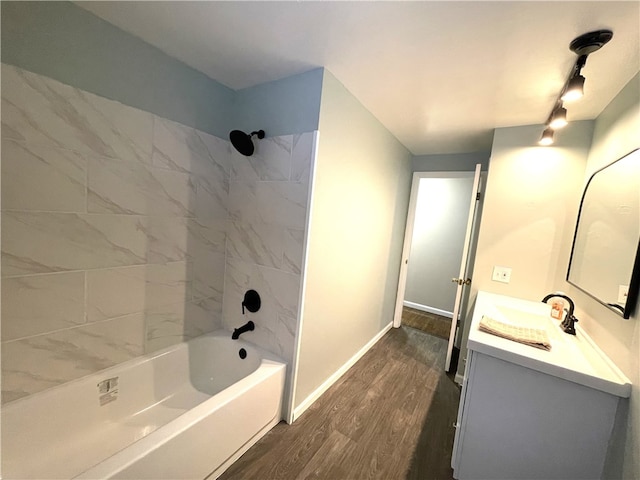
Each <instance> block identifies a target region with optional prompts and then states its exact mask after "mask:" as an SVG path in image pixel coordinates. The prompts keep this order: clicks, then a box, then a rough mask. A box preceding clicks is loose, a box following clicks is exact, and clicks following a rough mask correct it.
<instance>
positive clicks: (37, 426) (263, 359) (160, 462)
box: [2, 332, 286, 480]
mask: <svg viewBox="0 0 640 480" xmlns="http://www.w3.org/2000/svg"><path fill="white" fill-rule="evenodd" d="M230 336H231V334H230V333H229V332H214V333H213V334H208V335H204V336H202V337H198V338H196V339H193V340H191V341H189V342H187V343H182V344H180V345H175V346H172V347H169V348H167V349H165V350H162V351H159V352H156V353H154V354H150V355H147V356H145V357H140V358H137V359H134V360H132V361H130V362H127V363H124V364H121V365H118V366H116V367H113V368H110V369H107V370H103V371H101V372H99V373H97V374H95V375H90V376H88V377H84V378H81V379H79V380H76V381H73V382H70V383H67V384H65V385H62V386H60V387H55V388H52V389H50V390H47V391H45V392H43V393H40V394H35V395H32V396H30V397H27V398H25V399H24V400H17V401H15V402H12V403H10V404H8V405H7V406H6V407H4V408H3V409H2V478H4V479H21V478H30V479H43V478H47V479H54V478H55V479H58V478H79V479H103V478H123V479H124V478H127V479H199V480H202V479H203V478H205V477H207V476H209V475H210V476H211V477H210V478H216V477H217V476H218V475H220V474H221V473H222V472H223V471H224V470H225V469H226V468H227V467H228V466H229V465H231V463H233V461H235V460H236V459H237V458H238V457H239V456H240V455H242V453H244V452H245V451H246V450H247V449H248V448H249V447H250V446H251V445H253V444H254V443H255V442H256V441H258V439H260V437H262V436H263V435H264V434H265V433H267V432H268V431H269V430H270V429H271V428H272V427H273V426H274V425H276V424H277V423H278V422H279V421H280V419H281V416H282V414H281V409H282V393H283V388H284V379H285V370H286V364H284V363H283V362H282V361H280V360H279V359H277V358H276V357H275V356H273V355H271V354H269V353H267V352H264V351H262V350H260V349H258V348H257V347H255V346H254V345H252V344H250V343H248V342H244V341H242V340H231V338H230ZM241 348H244V349H245V350H246V352H247V357H246V358H245V359H244V360H243V359H241V358H240V357H239V350H240V349H241ZM116 377H117V385H114V383H115V382H114V381H111V388H110V391H107V392H105V391H104V390H106V389H107V385H106V384H105V383H104V381H105V380H107V379H113V378H116ZM100 382H103V383H102V387H103V392H102V393H101V392H100V391H99V384H100ZM101 403H103V405H102V406H101Z"/></svg>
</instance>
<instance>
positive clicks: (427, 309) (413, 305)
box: [402, 300, 453, 318]
mask: <svg viewBox="0 0 640 480" xmlns="http://www.w3.org/2000/svg"><path fill="white" fill-rule="evenodd" d="M402 304H403V305H404V306H405V307H409V308H415V309H416V310H421V311H423V312H428V313H434V314H436V315H441V316H443V317H449V318H453V312H448V311H446V310H440V309H439V308H434V307H428V306H426V305H421V304H419V303H413V302H408V301H407V300H405V301H404V302H403V303H402Z"/></svg>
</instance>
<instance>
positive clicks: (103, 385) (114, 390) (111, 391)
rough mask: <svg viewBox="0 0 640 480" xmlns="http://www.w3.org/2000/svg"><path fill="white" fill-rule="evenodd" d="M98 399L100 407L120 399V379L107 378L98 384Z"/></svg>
mask: <svg viewBox="0 0 640 480" xmlns="http://www.w3.org/2000/svg"><path fill="white" fill-rule="evenodd" d="M97 387H98V394H99V397H98V399H99V400H100V406H101V407H102V406H103V405H106V404H107V403H111V402H113V401H114V400H116V399H117V398H118V377H112V378H107V379H106V380H102V381H101V382H98V385H97Z"/></svg>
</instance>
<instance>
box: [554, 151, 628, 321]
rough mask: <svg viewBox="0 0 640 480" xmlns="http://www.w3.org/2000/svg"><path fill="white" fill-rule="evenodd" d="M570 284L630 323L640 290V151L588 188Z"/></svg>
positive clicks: (592, 180) (594, 178)
mask: <svg viewBox="0 0 640 480" xmlns="http://www.w3.org/2000/svg"><path fill="white" fill-rule="evenodd" d="M567 281H568V282H569V283H570V284H572V285H574V286H576V287H578V288H579V289H580V290H582V291H583V292H585V293H587V294H588V295H590V296H591V297H593V298H595V299H596V300H598V301H599V302H600V303H602V304H604V305H606V306H607V307H609V308H610V309H612V310H613V311H615V312H617V313H618V314H620V315H622V316H623V317H624V318H629V317H630V315H631V313H632V310H633V307H634V306H635V304H636V301H637V298H638V289H639V288H640V149H638V150H634V151H632V152H631V153H629V154H627V155H625V156H624V157H622V158H621V159H619V160H616V161H615V162H613V163H612V164H611V165H608V166H606V167H604V168H603V169H601V170H598V171H597V172H596V173H594V174H593V175H592V176H591V178H590V179H589V181H588V182H587V186H586V187H585V190H584V193H583V195H582V202H581V204H580V212H579V213H578V221H577V224H576V231H575V235H574V238H573V247H572V250H571V258H570V260H569V270H568V271H567Z"/></svg>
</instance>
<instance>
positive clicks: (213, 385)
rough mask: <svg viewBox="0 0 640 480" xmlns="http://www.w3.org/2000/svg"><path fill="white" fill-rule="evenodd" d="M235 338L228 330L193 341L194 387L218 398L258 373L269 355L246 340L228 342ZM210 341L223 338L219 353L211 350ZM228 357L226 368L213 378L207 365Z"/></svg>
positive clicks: (192, 376)
mask: <svg viewBox="0 0 640 480" xmlns="http://www.w3.org/2000/svg"><path fill="white" fill-rule="evenodd" d="M230 337H231V334H229V333H228V332H226V331H219V332H216V333H215V334H210V335H206V336H203V337H199V338H196V339H194V340H192V341H191V342H189V343H188V344H187V345H188V348H189V357H188V358H189V376H190V380H191V385H193V386H194V388H196V390H199V391H201V392H203V393H207V394H209V395H215V394H216V393H218V392H220V391H222V390H224V389H225V388H226V387H228V386H229V385H233V384H234V383H236V382H237V381H238V380H240V379H242V378H244V377H246V376H247V375H249V374H250V373H251V372H254V371H256V370H257V369H258V367H259V366H260V362H261V360H262V359H263V358H265V356H268V355H267V354H266V352H260V351H259V350H257V349H256V348H255V347H254V346H253V345H251V344H249V343H248V342H245V341H242V340H228V339H229V338H230ZM209 339H219V340H220V341H218V342H217V343H216V347H215V350H214V349H212V348H209V343H208V341H207V340H209ZM240 350H244V355H243V356H244V358H242V357H241V356H240ZM219 358H224V366H223V367H222V368H218V369H217V370H216V371H215V375H212V371H211V369H208V368H206V366H207V365H214V364H215V363H216V362H219V360H218V359H219Z"/></svg>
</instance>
